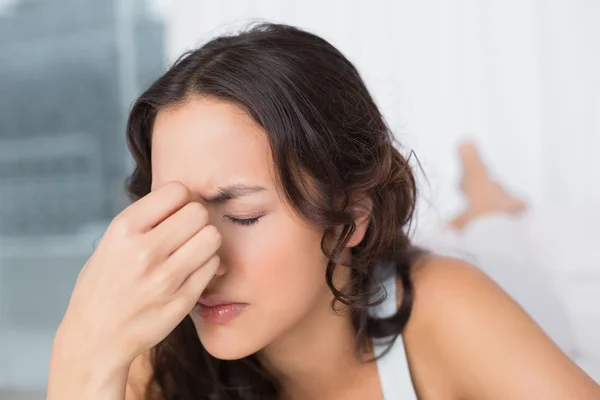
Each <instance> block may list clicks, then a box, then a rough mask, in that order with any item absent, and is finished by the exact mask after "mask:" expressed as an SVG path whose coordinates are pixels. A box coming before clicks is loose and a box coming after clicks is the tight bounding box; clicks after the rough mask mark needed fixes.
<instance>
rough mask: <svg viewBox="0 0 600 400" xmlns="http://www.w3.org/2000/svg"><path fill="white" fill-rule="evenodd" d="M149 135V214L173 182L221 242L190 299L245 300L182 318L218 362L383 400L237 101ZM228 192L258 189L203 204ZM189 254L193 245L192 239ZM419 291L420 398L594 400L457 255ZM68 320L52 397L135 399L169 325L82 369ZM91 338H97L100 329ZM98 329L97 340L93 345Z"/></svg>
mask: <svg viewBox="0 0 600 400" xmlns="http://www.w3.org/2000/svg"><path fill="white" fill-rule="evenodd" d="M152 140H153V143H152V173H153V181H152V193H151V194H150V195H149V196H153V195H154V196H155V200H154V202H153V203H150V202H148V204H152V205H153V206H157V204H158V200H156V199H157V198H158V197H157V196H158V195H159V193H164V192H166V189H164V188H165V187H168V186H169V185H172V184H170V182H173V181H176V182H179V184H178V185H182V186H183V187H185V188H187V190H188V191H189V192H188V195H189V199H191V201H192V202H194V203H199V204H202V205H203V209H205V210H206V219H207V220H208V221H207V222H205V223H204V224H203V227H204V226H206V225H211V226H214V227H216V228H217V229H216V230H217V231H218V232H219V233H220V239H219V244H220V247H218V250H215V251H216V254H217V255H218V260H219V263H218V266H214V267H211V268H213V269H212V270H210V271H209V273H204V275H202V279H200V278H198V279H197V280H196V282H195V283H194V287H195V292H194V291H192V290H190V293H191V294H190V295H189V296H188V297H189V298H191V297H192V294H193V295H196V296H197V297H196V298H198V297H199V296H200V295H201V294H203V295H206V294H217V295H221V296H223V297H225V298H226V299H227V300H230V301H235V302H242V303H246V304H248V305H247V307H246V309H245V310H244V312H243V313H242V314H240V315H239V316H238V317H237V318H235V319H234V320H232V321H231V322H229V323H227V324H225V325H215V324H210V323H206V322H204V321H202V319H201V318H200V317H199V316H198V315H197V314H195V313H194V312H192V313H191V316H192V319H193V321H194V324H195V326H196V329H197V331H198V335H199V340H201V341H202V343H203V345H204V346H205V348H206V349H207V350H208V351H209V352H210V353H211V354H213V355H214V356H216V357H218V358H223V359H235V358H240V357H243V356H246V355H249V354H252V353H258V355H259V357H260V358H261V360H262V361H263V363H264V364H265V366H266V367H267V368H268V369H269V370H270V371H271V372H272V373H273V374H275V375H276V376H277V377H278V379H279V380H280V382H281V383H282V387H283V388H284V398H288V399H325V400H326V399H339V398H344V399H364V398H369V399H383V394H382V392H381V388H380V382H379V378H378V375H377V369H376V365H375V364H374V363H362V362H360V360H356V359H355V357H354V353H353V351H352V349H353V347H354V335H353V332H352V327H351V325H350V322H349V320H348V319H347V317H344V316H339V315H335V314H334V313H332V312H331V311H330V309H329V306H330V301H331V299H332V294H331V292H330V291H329V289H328V288H327V286H326V284H325V282H324V274H325V265H326V258H325V257H324V255H323V254H322V253H321V251H320V241H321V235H322V232H320V231H319V230H318V229H315V228H314V227H311V226H310V225H309V224H307V223H305V222H303V221H301V220H300V219H299V218H298V217H297V216H296V215H295V213H294V212H293V210H292V209H291V208H290V207H289V206H288V205H287V204H286V203H285V201H284V200H283V196H282V194H281V193H279V191H278V189H277V185H276V183H275V179H274V176H275V175H274V169H273V165H272V161H271V160H272V157H271V154H270V150H269V146H268V142H267V139H266V136H265V133H264V132H262V130H261V129H260V127H258V126H257V125H256V124H255V123H254V122H253V121H252V120H251V118H250V117H249V116H248V115H247V114H246V113H244V112H243V111H242V110H240V109H239V108H237V107H235V106H234V105H231V104H228V103H225V102H221V101H217V100H213V99H208V98H192V99H189V100H188V101H186V102H185V103H184V104H181V105H179V106H178V107H174V108H171V109H168V110H162V111H160V112H159V114H158V116H157V119H156V122H155V125H154V132H153V139H152ZM232 185H248V186H253V187H256V186H260V187H262V188H263V189H261V190H258V191H254V192H252V193H245V194H244V195H243V196H239V197H236V198H233V199H229V200H226V201H213V200H210V199H211V198H213V199H214V198H215V197H216V196H218V194H219V192H220V191H222V190H223V188H225V187H230V186H232ZM142 200H144V199H142ZM134 205H135V204H134ZM148 207H149V205H148ZM361 209H363V210H365V211H364V213H363V214H361V213H359V214H358V215H357V220H356V223H357V229H356V231H355V233H354V236H353V237H352V238H351V240H350V242H349V244H348V247H352V246H355V245H356V244H358V243H360V241H361V240H362V238H363V236H364V232H365V229H366V220H367V216H368V209H369V207H368V206H367V207H362V208H361ZM177 213H180V211H178V212H176V214H177ZM176 214H175V215H176ZM190 215H191V214H190ZM188 217H189V215H188ZM256 217H259V219H258V220H257V221H254V222H255V223H252V224H250V225H240V224H239V223H236V222H239V221H238V220H239V219H251V218H256ZM184 220H185V219H183V218H181V219H180V222H181V223H183V221H184ZM172 226H173V227H174V226H176V225H175V224H173V225H172ZM203 227H196V228H194V229H191V228H190V232H192V231H193V232H202V231H203V230H204V228H203ZM175 231H176V230H174V231H171V232H170V233H172V232H175ZM165 232H167V231H165ZM199 234H200V233H196V236H197V235H199ZM161 237H162V238H163V239H164V238H165V237H168V235H164V233H163V236H161ZM194 237H195V236H194ZM158 243H159V241H156V242H152V243H147V244H146V245H147V246H148V247H149V248H152V246H160V245H159V244H158ZM184 246H185V245H184ZM197 246H198V247H197V249H200V244H198V245H197ZM198 251H200V250H198ZM202 251H204V252H206V253H210V251H205V249H204V248H202ZM215 251H213V253H214V252H215ZM202 254H204V253H202ZM348 256H349V250H348V249H346V257H348ZM209 257H210V254H206V255H203V256H202V257H200V258H201V259H202V260H204V259H209ZM101 264H102V263H100V262H98V263H96V268H95V270H100V269H101V267H100V265H101ZM163 264H164V263H163ZM173 265H175V264H173ZM198 265H200V267H199V268H198V269H196V270H193V269H192V273H193V274H197V276H200V272H199V271H203V270H205V269H207V268H206V266H202V263H200V262H198ZM160 268H164V265H162V267H161V266H159V267H157V269H160ZM178 268H179V267H178ZM188 271H189V269H188ZM338 271H339V273H338V275H337V276H336V277H335V280H336V282H338V283H339V284H341V283H343V282H344V281H345V280H346V279H347V276H345V272H344V269H343V268H338ZM107 276H108V275H107ZM107 279H108V278H107ZM114 279H117V278H116V277H115V278H114ZM153 282H154V283H156V281H153ZM186 282H187V281H186ZM107 285H108V283H107ZM414 285H415V290H416V300H415V305H414V311H413V315H412V317H411V320H410V322H409V324H408V325H407V327H406V329H405V332H404V334H403V339H404V341H405V344H406V349H407V354H408V358H409V366H410V370H411V375H412V379H413V382H414V384H415V387H416V389H417V391H418V393H419V398H421V399H456V400H458V399H507V398H510V399H531V398H544V399H572V398H577V399H590V400H591V399H594V398H598V397H599V396H600V389H599V388H598V386H597V385H596V384H595V383H594V382H592V381H591V379H589V378H588V377H587V376H586V375H585V374H584V373H583V372H582V371H581V370H580V369H579V368H578V367H576V366H575V365H574V364H572V363H571V361H569V359H568V358H567V357H566V356H565V355H564V354H563V353H561V351H560V350H559V349H558V348H557V347H556V346H555V345H554V344H553V343H552V342H551V341H550V340H549V339H548V338H547V337H546V336H545V335H544V333H543V332H542V331H541V330H540V329H539V328H538V327H537V326H536V325H535V324H534V323H533V322H532V321H531V319H530V318H529V317H528V316H527V315H526V314H525V313H524V312H523V310H521V308H520V307H519V306H518V305H516V304H515V303H514V302H513V301H512V300H511V299H510V298H509V297H508V296H507V295H506V294H504V293H503V292H502V291H501V290H500V289H499V288H498V287H497V286H496V285H495V284H494V283H493V282H492V281H490V280H489V279H488V278H487V277H486V276H485V275H483V274H482V273H481V272H479V271H478V270H477V269H476V268H474V267H472V266H470V265H468V264H466V263H464V262H461V261H457V260H454V259H447V258H438V257H428V258H424V259H422V260H421V262H420V263H419V264H418V265H416V266H415V270H414ZM182 287H183V286H182ZM76 289H77V287H76ZM124 291H125V288H124ZM192 292H193V293H192ZM399 295H401V293H399ZM82 296H83V295H82ZM114 296H115V298H117V299H118V300H120V301H122V302H125V303H122V304H121V306H120V307H121V308H126V307H125V306H126V305H127V304H129V303H126V302H127V301H129V300H126V296H125V295H121V297H119V294H118V293H115V294H114ZM147 296H150V293H149V294H148V295H147ZM171 296H172V297H173V298H179V297H178V296H180V294H179V292H178V291H174V294H172V295H171ZM399 297H401V296H399ZM85 300H86V299H80V300H79V303H73V300H72V304H75V306H76V305H77V304H80V305H81V308H84V306H83V305H85V304H86V302H85ZM275 300H276V301H275ZM188 301H191V300H189V299H188ZM87 304H88V306H91V305H90V304H91V303H87ZM152 304H154V303H152ZM186 305H191V303H190V304H188V303H186ZM71 307H74V306H73V305H70V308H71ZM190 308H191V307H190ZM190 308H188V310H189V309H190ZM115 309H116V308H115ZM115 309H112V311H113V312H114V311H115ZM178 311H179V314H176V316H181V318H183V316H184V315H185V313H182V312H181V311H182V310H178ZM98 312H99V311H98ZM107 314H109V313H108V312H107ZM131 315H133V316H132V317H130V319H133V318H134V317H136V314H134V313H133V312H132V313H131ZM77 316H78V314H77V313H71V314H69V311H67V316H66V317H65V322H63V324H61V325H63V326H61V328H60V329H59V331H60V332H59V334H57V340H56V343H55V351H54V355H53V361H52V365H51V378H50V380H51V385H50V387H51V388H52V389H53V390H51V393H53V394H54V395H55V397H54V398H57V399H58V398H68V397H66V396H63V397H61V395H62V394H64V393H78V394H81V393H85V394H90V393H94V394H98V395H97V396H96V397H94V398H95V399H100V398H107V399H108V398H113V399H114V398H123V397H122V395H123V390H124V388H125V386H126V385H125V381H127V382H128V383H127V399H129V400H133V399H142V397H141V393H142V391H143V387H144V386H145V383H146V382H147V380H148V377H149V376H150V373H151V371H150V370H149V363H148V359H147V350H148V349H150V348H151V347H152V345H153V344H155V343H156V342H157V341H158V340H160V339H158V340H156V338H157V337H159V336H161V335H162V334H163V333H164V334H166V333H165V331H168V329H169V328H170V329H172V328H173V327H174V326H175V324H173V323H172V321H171V322H169V323H167V322H163V321H160V322H159V323H157V322H156V320H155V321H153V323H147V324H146V325H144V324H143V321H142V322H139V320H137V321H138V324H139V326H140V327H141V329H140V332H145V333H144V334H141V333H140V334H139V335H138V336H135V335H134V336H132V337H135V338H137V339H138V340H137V342H140V343H139V344H137V345H135V344H134V345H131V344H130V345H129V346H125V347H124V346H123V345H122V342H123V341H122V340H120V339H119V338H117V337H114V338H112V339H111V340H108V341H104V342H103V343H104V344H103V346H104V348H106V349H110V351H109V350H106V351H105V353H107V352H108V353H109V354H111V355H112V356H113V357H116V359H117V360H120V361H119V362H112V364H111V362H109V361H107V357H104V358H103V357H100V356H96V357H92V358H93V360H94V361H95V362H94V363H90V362H89V357H77V356H73V354H72V353H73V351H71V352H69V351H67V350H65V349H66V348H67V347H68V346H66V345H65V344H64V343H67V342H68V343H70V344H71V347H72V346H73V342H72V341H69V340H68V339H70V340H73V337H74V336H73V334H72V332H76V331H77V329H82V328H84V326H83V322H82V321H83V320H82V318H79V319H78V318H77ZM106 318H109V315H107V316H106ZM125 322H129V320H127V321H125V319H123V322H122V323H123V324H124V323H125ZM125 331H127V330H125ZM69 332H71V335H69ZM98 332H102V331H101V329H100V328H98ZM98 332H92V333H95V334H96V336H97V337H101V335H99V334H98ZM127 332H128V331H127ZM136 332H137V331H136ZM144 335H145V336H144ZM137 342H136V341H134V343H137ZM76 343H77V342H76ZM117 343H119V345H117ZM127 343H131V341H130V342H127ZM78 345H80V346H81V344H78ZM115 348H116V349H119V351H116V350H114V349H115ZM123 349H125V350H126V351H123ZM123 352H125V353H127V354H128V356H123V355H122V353H123ZM65 354H66V355H65ZM111 359H112V358H111ZM74 363H75V366H77V367H78V368H75V367H74V366H73V365H74ZM132 363H133V364H132ZM74 370H77V371H79V372H78V373H79V374H81V371H93V372H94V374H93V376H95V377H96V378H94V379H93V380H92V383H89V384H87V386H85V384H81V385H83V386H81V387H75V386H73V385H76V384H75V383H66V382H64V381H61V380H60V379H59V378H55V379H54V381H56V382H54V381H53V377H57V376H61V375H63V374H64V373H65V372H67V371H69V372H73V371H74ZM52 371H54V372H52ZM127 374H128V376H127ZM98 377H104V379H102V378H98ZM84 381H85V380H84ZM87 381H90V380H89V379H88V380H87ZM87 381H86V382H87ZM70 382H72V380H71V381H70ZM69 385H71V386H69ZM109 394H111V395H112V396H113V397H110V396H109ZM101 395H105V396H106V397H102V396H101ZM115 395H116V396H117V397H115ZM49 398H52V397H49Z"/></svg>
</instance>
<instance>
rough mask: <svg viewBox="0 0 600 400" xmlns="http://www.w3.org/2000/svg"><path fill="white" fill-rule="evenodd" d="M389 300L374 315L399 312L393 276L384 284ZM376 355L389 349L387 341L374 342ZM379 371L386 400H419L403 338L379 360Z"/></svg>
mask: <svg viewBox="0 0 600 400" xmlns="http://www.w3.org/2000/svg"><path fill="white" fill-rule="evenodd" d="M383 285H384V287H385V289H386V291H387V298H386V299H385V301H384V302H383V303H382V304H380V305H379V306H378V307H377V308H376V309H374V310H373V312H372V315H373V316H377V317H385V316H389V315H392V314H394V313H395V312H396V311H397V306H396V277H395V276H392V277H390V278H388V279H386V280H385V281H384V282H383ZM373 345H374V350H375V355H379V354H382V353H383V352H384V351H385V349H386V348H387V345H386V341H385V340H381V339H380V340H377V339H374V340H373ZM377 370H378V372H379V380H380V381H381V389H382V391H383V397H384V399H385V400H417V394H416V393H415V389H414V387H413V383H412V380H411V377H410V370H409V368H408V359H407V357H406V351H405V348H404V340H403V339H402V336H401V335H400V336H398V338H397V339H396V341H395V342H394V345H393V346H392V348H391V349H390V351H389V352H388V353H387V354H386V355H385V356H383V357H381V358H379V359H378V360H377Z"/></svg>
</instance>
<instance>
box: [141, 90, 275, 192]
mask: <svg viewBox="0 0 600 400" xmlns="http://www.w3.org/2000/svg"><path fill="white" fill-rule="evenodd" d="M271 164H272V162H271V153H270V150H269V145H268V141H267V138H266V134H265V133H264V131H263V130H262V129H261V127H260V126H258V125H257V124H256V123H255V122H254V121H253V120H252V118H250V116H249V115H248V114H247V113H246V112H245V111H244V110H242V109H241V108H239V107H237V106H236V105H234V104H231V103H228V102H224V101H220V100H215V99H211V98H193V99H191V100H188V101H186V102H185V103H183V104H181V105H178V106H177V107H173V108H170V109H166V110H161V111H160V112H159V113H158V115H157V117H156V120H155V122H154V129H153V132H152V186H153V187H156V186H159V185H162V184H164V183H166V182H168V181H172V180H178V181H180V182H183V183H184V184H185V185H186V186H188V187H189V188H191V189H193V190H197V191H199V192H200V193H204V192H208V191H211V188H213V187H214V186H223V185H229V184H237V183H242V184H244V183H248V184H261V185H264V186H265V187H267V186H269V187H272V186H273V184H272V182H273V178H272V177H273V175H272V167H271Z"/></svg>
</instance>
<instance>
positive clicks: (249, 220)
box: [224, 215, 262, 226]
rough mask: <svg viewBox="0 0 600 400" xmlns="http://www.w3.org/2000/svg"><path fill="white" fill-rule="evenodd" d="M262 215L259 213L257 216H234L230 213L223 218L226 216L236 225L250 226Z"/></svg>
mask: <svg viewBox="0 0 600 400" xmlns="http://www.w3.org/2000/svg"><path fill="white" fill-rule="evenodd" d="M261 217H262V215H259V216H257V217H253V218H234V217H232V216H231V215H225V216H224V218H227V219H228V220H229V221H230V222H232V223H234V224H236V225H241V226H251V225H254V224H256V223H257V222H258V220H259V219H260V218H261Z"/></svg>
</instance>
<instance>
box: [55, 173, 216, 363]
mask: <svg viewBox="0 0 600 400" xmlns="http://www.w3.org/2000/svg"><path fill="white" fill-rule="evenodd" d="M208 222H209V220H208V212H207V211H206V209H205V208H204V206H203V205H202V204H200V203H199V202H197V201H194V196H193V195H192V193H191V192H190V191H189V189H187V188H186V187H185V186H184V185H183V184H181V183H178V182H170V183H168V184H166V185H164V186H163V187H161V188H159V189H157V190H155V191H153V192H152V193H150V194H148V195H147V196H145V197H143V198H142V199H140V200H138V201H137V202H135V203H134V204H132V205H130V206H129V207H128V208H126V209H125V210H124V211H123V212H121V213H120V214H119V215H117V217H115V219H114V220H113V221H112V222H111V224H110V226H109V227H108V229H107V231H106V233H105V234H104V236H103V237H102V239H101V241H100V243H99V244H98V247H97V249H96V251H95V252H94V253H93V254H92V256H91V257H90V259H89V260H88V261H87V263H86V264H85V266H84V267H83V269H82V270H81V272H80V274H79V277H78V278H77V282H76V284H75V288H74V290H73V294H72V296H71V300H70V303H69V306H68V309H67V312H66V314H65V317H64V319H63V321H62V323H61V326H60V328H59V333H57V339H56V340H57V341H58V340H60V341H61V343H67V346H68V347H70V348H71V350H69V352H71V353H72V352H78V353H81V354H85V355H86V357H88V358H89V357H92V358H96V359H97V360H100V359H102V360H110V361H108V362H109V363H111V364H113V366H114V367H123V366H127V367H128V366H129V365H130V364H131V362H133V360H134V359H135V358H136V357H137V356H138V355H140V354H142V353H144V352H145V351H147V350H149V349H150V348H151V347H153V346H154V345H156V344H157V343H158V342H160V341H161V340H162V339H164V338H165V337H166V336H167V335H168V334H169V333H170V332H171V331H172V330H173V329H174V328H175V327H176V326H177V324H179V323H180V322H181V321H182V320H183V318H184V317H185V316H186V315H187V314H188V313H189V312H190V311H191V310H192V308H193V307H194V305H195V304H196V302H197V300H198V298H199V297H200V295H201V293H202V291H203V290H204V288H205V287H206V286H207V284H208V283H209V281H210V280H211V279H212V277H213V276H214V274H215V272H216V271H217V268H218V266H219V257H218V256H217V255H216V254H215V252H216V251H217V249H218V248H219V246H220V244H221V236H220V234H219V232H218V231H217V229H216V228H215V227H214V226H212V225H208ZM55 347H56V344H55ZM53 357H54V355H53Z"/></svg>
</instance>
